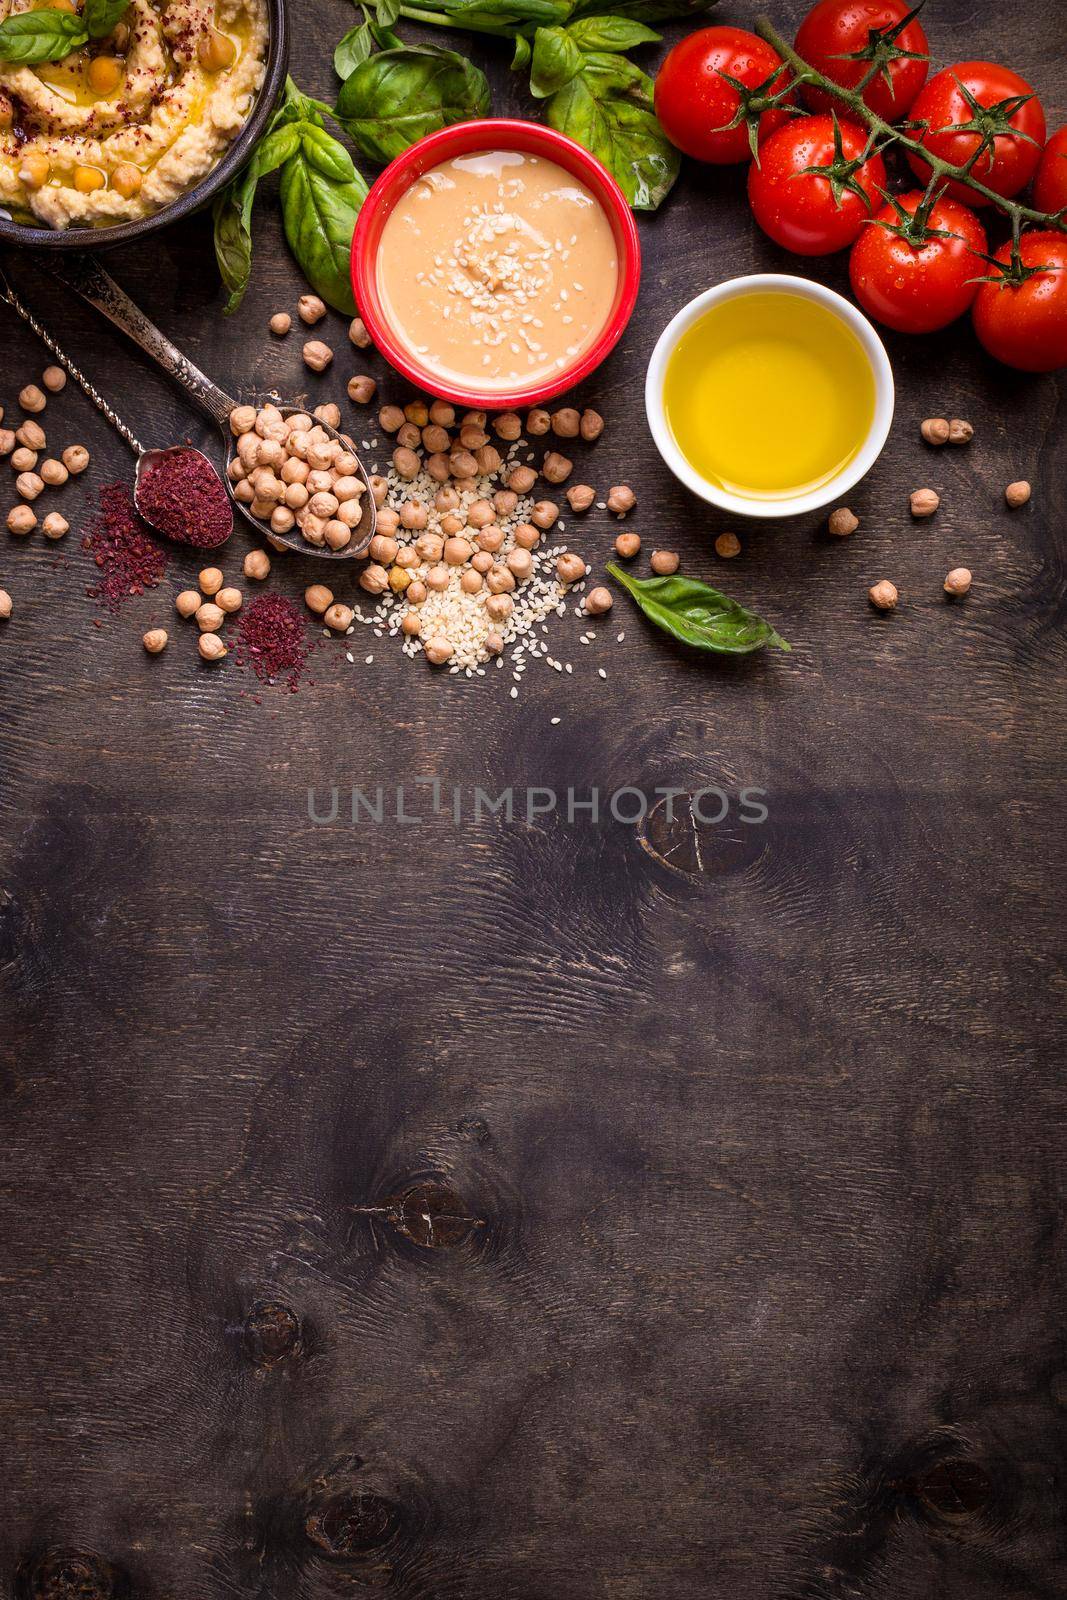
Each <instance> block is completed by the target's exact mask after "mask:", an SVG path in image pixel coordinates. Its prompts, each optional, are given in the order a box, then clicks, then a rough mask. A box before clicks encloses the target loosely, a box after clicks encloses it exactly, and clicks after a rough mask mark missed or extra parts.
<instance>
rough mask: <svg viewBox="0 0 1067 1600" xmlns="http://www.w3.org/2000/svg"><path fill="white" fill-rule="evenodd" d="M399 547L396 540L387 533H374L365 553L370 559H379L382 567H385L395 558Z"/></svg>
mask: <svg viewBox="0 0 1067 1600" xmlns="http://www.w3.org/2000/svg"><path fill="white" fill-rule="evenodd" d="M399 548H400V546H399V545H398V544H397V542H396V540H395V539H392V538H390V536H389V535H388V534H386V533H376V534H375V535H374V538H373V539H372V540H371V542H370V549H369V550H368V552H367V553H368V555H369V556H370V558H371V560H372V561H379V562H380V563H381V564H382V566H383V567H387V566H389V565H390V563H391V562H393V561H395V560H396V553H397V551H398V550H399Z"/></svg>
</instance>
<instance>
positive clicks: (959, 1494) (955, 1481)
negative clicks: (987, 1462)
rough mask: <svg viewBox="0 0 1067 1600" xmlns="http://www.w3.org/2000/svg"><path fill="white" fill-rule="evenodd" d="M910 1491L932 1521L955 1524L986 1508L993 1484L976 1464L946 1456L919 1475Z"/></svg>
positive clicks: (979, 1513)
mask: <svg viewBox="0 0 1067 1600" xmlns="http://www.w3.org/2000/svg"><path fill="white" fill-rule="evenodd" d="M912 1490H913V1493H914V1495H915V1498H916V1499H917V1500H918V1502H919V1504H920V1506H921V1507H922V1509H923V1511H924V1512H925V1513H926V1515H927V1516H928V1517H929V1518H931V1520H933V1521H935V1522H945V1523H954V1524H958V1523H961V1522H965V1521H967V1520H968V1519H969V1518H971V1517H977V1516H979V1515H981V1513H982V1512H983V1511H984V1510H985V1509H986V1507H987V1506H988V1504H989V1502H990V1500H991V1499H992V1497H993V1481H992V1479H991V1478H990V1476H989V1473H988V1472H987V1471H986V1469H985V1468H984V1467H983V1466H981V1465H980V1464H979V1463H978V1462H977V1461H969V1460H967V1459H966V1457H963V1456H949V1457H947V1458H946V1459H945V1460H943V1461H937V1462H935V1463H934V1465H933V1466H932V1467H928V1468H927V1470H926V1471H925V1472H923V1473H921V1474H920V1475H919V1477H917V1478H916V1479H915V1480H914V1482H913V1484H912Z"/></svg>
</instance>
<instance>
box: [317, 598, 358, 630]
mask: <svg viewBox="0 0 1067 1600" xmlns="http://www.w3.org/2000/svg"><path fill="white" fill-rule="evenodd" d="M354 617H355V613H354V611H353V610H352V607H351V606H343V605H332V606H330V607H329V609H328V610H327V611H325V612H324V613H323V618H322V620H323V622H325V624H326V626H327V627H328V628H329V629H330V631H331V632H332V633H344V632H345V630H346V629H347V628H350V627H351V626H352V622H353V619H354Z"/></svg>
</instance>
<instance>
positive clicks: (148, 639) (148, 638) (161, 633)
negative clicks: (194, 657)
mask: <svg viewBox="0 0 1067 1600" xmlns="http://www.w3.org/2000/svg"><path fill="white" fill-rule="evenodd" d="M168 638H169V635H168V633H167V630H166V628H149V630H148V632H147V633H146V634H145V635H144V636H143V638H142V639H141V643H142V644H143V645H144V647H145V649H146V650H147V651H148V654H149V655H150V656H158V655H159V654H160V652H161V651H163V650H165V649H166V648H167V640H168Z"/></svg>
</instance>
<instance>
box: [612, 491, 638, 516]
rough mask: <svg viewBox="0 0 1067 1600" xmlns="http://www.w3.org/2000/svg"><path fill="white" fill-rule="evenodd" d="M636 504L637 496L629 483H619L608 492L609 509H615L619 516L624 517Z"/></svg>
mask: <svg viewBox="0 0 1067 1600" xmlns="http://www.w3.org/2000/svg"><path fill="white" fill-rule="evenodd" d="M636 504H637V496H636V495H635V494H634V492H633V490H632V489H631V488H630V486H629V484H626V483H617V484H616V485H615V486H614V488H613V489H612V490H611V491H610V493H609V494H608V510H609V511H613V512H614V513H615V515H616V516H617V517H624V516H625V515H626V513H627V512H628V511H632V510H633V508H634V506H635V505H636Z"/></svg>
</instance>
